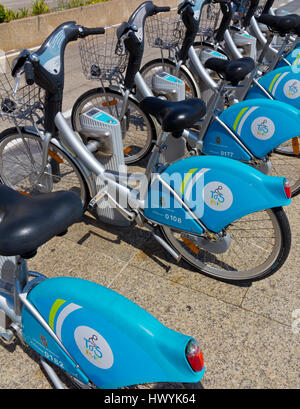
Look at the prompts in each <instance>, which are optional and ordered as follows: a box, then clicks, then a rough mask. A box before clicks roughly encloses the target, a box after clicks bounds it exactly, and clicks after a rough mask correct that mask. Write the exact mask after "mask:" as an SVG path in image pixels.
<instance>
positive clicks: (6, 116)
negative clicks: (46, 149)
mask: <svg viewBox="0 0 300 409" xmlns="http://www.w3.org/2000/svg"><path fill="white" fill-rule="evenodd" d="M44 98H45V93H44V91H43V90H42V89H41V88H40V87H38V86H37V85H35V84H34V85H31V86H29V85H27V84H26V83H25V78H24V75H21V76H20V78H19V83H18V86H17V87H16V79H15V78H13V77H12V76H11V66H10V63H9V61H8V59H7V58H6V56H5V55H4V56H0V118H1V119H2V120H3V121H9V122H12V123H14V124H15V125H21V124H23V123H24V124H25V123H26V122H27V121H29V122H31V123H32V122H35V123H38V124H41V123H42V121H43V117H44Z"/></svg>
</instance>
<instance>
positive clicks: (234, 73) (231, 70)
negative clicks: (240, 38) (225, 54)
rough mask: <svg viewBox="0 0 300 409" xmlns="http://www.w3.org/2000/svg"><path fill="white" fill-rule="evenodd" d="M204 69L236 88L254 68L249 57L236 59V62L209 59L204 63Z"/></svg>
mask: <svg viewBox="0 0 300 409" xmlns="http://www.w3.org/2000/svg"><path fill="white" fill-rule="evenodd" d="M204 65H205V68H208V69H210V70H213V71H215V72H217V73H218V74H219V75H220V76H221V77H222V78H224V79H225V80H226V81H228V82H230V83H231V84H232V85H234V86H236V85H238V83H239V82H240V81H242V80H243V79H244V78H245V77H246V76H247V75H248V74H249V73H250V72H251V71H253V70H254V68H255V63H254V61H253V59H252V58H250V57H243V58H238V59H237V60H223V59H221V58H215V57H213V58H209V59H208V60H206V61H205V64H204Z"/></svg>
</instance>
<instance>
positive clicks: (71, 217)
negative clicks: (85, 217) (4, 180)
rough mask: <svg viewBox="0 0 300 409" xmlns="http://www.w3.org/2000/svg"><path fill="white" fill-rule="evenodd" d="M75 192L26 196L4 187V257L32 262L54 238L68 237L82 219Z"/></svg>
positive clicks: (0, 225)
mask: <svg viewBox="0 0 300 409" xmlns="http://www.w3.org/2000/svg"><path fill="white" fill-rule="evenodd" d="M82 212H83V209H82V203H81V200H80V198H79V197H78V195H76V194H75V193H73V192H63V191H60V192H55V193H45V194H41V195H37V196H31V197H29V196H24V195H23V194H21V193H18V192H16V191H15V190H13V189H11V188H9V187H7V186H4V185H1V186H0V255H2V256H17V255H20V256H22V257H24V258H29V257H31V255H34V253H35V252H36V250H37V249H38V247H40V246H41V245H42V244H44V243H46V242H47V241H49V240H50V239H51V238H52V237H54V236H57V235H59V234H62V233H64V232H65V231H66V230H67V228H68V227H69V226H70V225H72V224H73V223H75V222H77V221H79V219H80V218H81V216H82Z"/></svg>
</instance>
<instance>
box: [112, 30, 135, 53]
mask: <svg viewBox="0 0 300 409" xmlns="http://www.w3.org/2000/svg"><path fill="white" fill-rule="evenodd" d="M132 31H133V32H135V33H136V32H138V28H137V26H136V25H134V24H133V25H132V26H130V28H129V29H128V31H127V32H126V33H125V34H123V35H122V36H121V37H120V38H119V41H118V43H117V46H116V54H117V55H123V54H125V52H126V48H125V44H124V41H125V40H127V38H128V37H129V34H130V33H131V32H132ZM120 48H121V54H119V53H120V51H119V50H120Z"/></svg>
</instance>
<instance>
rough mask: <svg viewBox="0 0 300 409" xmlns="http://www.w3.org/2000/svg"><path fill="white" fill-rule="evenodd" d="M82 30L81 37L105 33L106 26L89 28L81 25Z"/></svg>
mask: <svg viewBox="0 0 300 409" xmlns="http://www.w3.org/2000/svg"><path fill="white" fill-rule="evenodd" d="M81 28H82V30H81V32H80V36H81V37H87V36H91V35H97V34H104V33H105V28H103V27H95V28H87V27H81Z"/></svg>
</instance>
